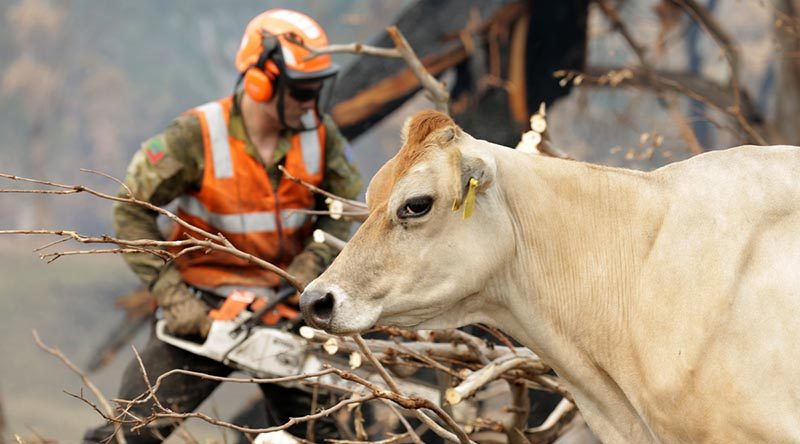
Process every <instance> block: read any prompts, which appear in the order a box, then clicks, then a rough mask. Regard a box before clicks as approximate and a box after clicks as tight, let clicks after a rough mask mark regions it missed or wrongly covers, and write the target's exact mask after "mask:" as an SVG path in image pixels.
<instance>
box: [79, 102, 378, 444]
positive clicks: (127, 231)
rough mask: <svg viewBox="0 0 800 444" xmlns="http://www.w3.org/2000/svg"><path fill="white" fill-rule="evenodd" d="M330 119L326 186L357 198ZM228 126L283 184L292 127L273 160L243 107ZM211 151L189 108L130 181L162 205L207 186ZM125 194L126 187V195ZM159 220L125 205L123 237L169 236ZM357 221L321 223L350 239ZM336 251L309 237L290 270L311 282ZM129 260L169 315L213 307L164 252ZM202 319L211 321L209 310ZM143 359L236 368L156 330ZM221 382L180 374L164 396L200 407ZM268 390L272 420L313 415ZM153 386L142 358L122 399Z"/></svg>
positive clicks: (134, 164)
mask: <svg viewBox="0 0 800 444" xmlns="http://www.w3.org/2000/svg"><path fill="white" fill-rule="evenodd" d="M323 124H324V125H325V126H326V140H325V162H326V165H325V170H324V179H323V182H322V184H321V188H323V189H325V190H327V191H329V192H331V193H334V194H336V195H339V196H342V197H346V198H351V199H352V198H355V197H356V196H357V195H358V193H359V192H360V190H361V186H362V179H361V175H360V174H359V172H358V170H357V169H356V167H355V166H353V164H352V163H351V162H350V159H349V145H348V143H347V141H346V140H345V138H344V137H343V136H342V135H341V133H340V132H339V130H338V128H337V127H336V125H335V124H334V123H333V120H332V119H331V118H330V117H329V116H325V117H324V120H323ZM228 130H229V133H230V135H231V136H233V137H236V138H238V139H241V140H243V141H245V144H246V149H247V152H248V153H249V154H250V155H251V156H253V157H254V158H255V159H257V160H259V162H260V163H261V164H262V165H264V168H265V169H266V170H267V173H268V174H269V177H270V178H271V180H272V183H273V186H274V187H275V188H277V185H278V182H279V181H280V179H281V175H282V173H281V171H280V170H279V169H278V165H280V164H281V163H282V161H283V160H284V158H285V156H286V153H287V151H288V150H289V148H290V147H291V142H290V138H291V136H292V133H291V132H290V131H284V132H282V133H281V134H280V137H279V139H278V142H277V145H276V147H275V153H274V156H273V160H272V162H271V163H270V164H267V163H266V162H264V161H263V159H261V156H260V154H259V152H258V150H257V149H256V147H255V145H254V144H253V143H252V141H251V140H250V139H249V137H248V136H247V133H246V131H245V128H244V122H243V119H242V116H241V114H239V113H238V112H237V111H236V109H235V108H234V110H232V111H231V117H230V123H229V125H228ZM203 153H204V150H203V136H202V131H201V127H200V121H199V119H198V118H197V116H196V115H192V114H185V115H183V116H181V117H179V118H177V119H176V120H175V121H173V122H172V124H171V125H170V126H169V127H168V128H167V129H166V131H164V132H163V133H161V134H158V135H156V136H154V137H152V138H151V139H149V140H147V141H146V142H144V143H143V144H142V147H141V149H140V150H139V151H138V152H137V153H136V155H135V156H134V157H133V160H132V161H131V164H130V166H129V167H128V172H127V177H126V179H125V184H126V185H127V187H128V188H130V190H131V192H133V194H134V195H135V196H136V197H137V198H138V199H141V200H145V201H147V202H150V203H152V204H154V205H158V206H163V205H166V204H168V203H170V202H171V201H173V200H174V199H176V198H177V197H179V196H181V195H182V194H184V193H185V192H186V191H188V190H197V189H199V188H200V184H201V183H202V178H203V167H204V164H205V159H204V154H203ZM125 194H126V191H125V190H124V189H123V190H122V191H121V192H120V195H125ZM323 200H324V199H323V198H318V201H317V202H318V204H317V207H318V209H324V208H326V207H325V204H324V202H323ZM156 218H157V214H156V213H155V212H153V211H151V210H149V209H147V208H144V207H142V206H139V205H132V204H124V203H118V204H116V205H115V207H114V228H115V230H116V232H117V236H118V237H120V238H122V239H163V235H162V234H161V231H160V230H159V227H158V224H157V222H156ZM350 225H351V224H350V223H349V222H346V221H342V220H333V219H331V218H330V217H327V216H319V217H318V219H317V221H316V224H315V228H319V229H322V230H325V231H327V232H329V233H331V234H333V235H335V236H337V237H339V238H341V239H346V238H348V237H349V233H350ZM335 255H336V252H335V250H333V249H332V248H331V247H328V246H327V245H324V244H320V243H315V242H311V240H310V239H309V240H308V241H307V243H306V246H305V249H304V251H303V252H302V253H300V255H298V256H296V257H295V260H294V261H293V262H292V263H291V265H290V266H289V267H288V271H289V272H290V273H292V274H293V275H295V276H296V277H298V278H299V279H300V280H301V281H304V282H306V283H307V282H308V281H310V280H312V279H313V278H315V277H316V276H318V275H319V274H320V273H321V272H322V271H323V270H324V268H325V267H327V266H328V265H329V264H330V262H331V261H332V260H333V258H334V256H335ZM125 260H126V261H127V262H128V264H129V265H130V266H131V268H132V269H133V271H134V272H135V273H136V274H137V275H138V276H139V278H141V280H142V281H143V282H144V283H145V284H146V285H148V286H149V287H150V288H151V290H152V291H153V294H154V296H155V297H156V299H157V300H158V303H159V305H160V306H161V307H162V309H163V311H164V313H165V316H166V317H167V319H168V321H170V320H171V319H170V318H169V316H170V313H172V316H182V315H186V314H187V313H186V311H189V312H191V311H195V310H202V311H203V312H205V311H206V310H207V309H208V308H209V307H208V306H207V305H206V304H205V302H203V301H202V300H200V299H198V298H196V297H195V296H193V295H192V293H191V292H190V291H189V288H188V286H187V285H186V284H184V283H183V282H182V280H181V275H180V272H179V271H178V270H177V269H176V268H175V267H173V266H166V267H165V266H164V262H163V261H162V260H161V259H160V258H158V257H156V256H153V255H148V254H129V255H125ZM182 312H183V313H182ZM188 314H189V315H190V316H187V317H189V318H191V317H192V315H194V314H195V313H188ZM200 318H203V319H205V318H204V317H202V316H200ZM177 330H178V331H174V329H173V331H174V332H175V333H178V334H180V333H181V331H180V326H179V327H178V328H177ZM206 331H207V330H206ZM189 332H190V333H191V332H193V331H189ZM141 357H142V359H143V362H144V364H145V367H146V368H147V369H148V375H149V377H150V378H151V379H152V380H154V379H155V378H157V377H158V375H160V374H162V373H164V372H166V371H168V370H170V369H172V368H189V369H195V370H197V371H201V372H205V373H209V374H214V375H227V374H230V373H231V371H232V369H231V368H230V367H227V366H225V365H223V364H221V363H219V362H216V361H213V360H210V359H208V358H205V357H202V356H197V355H193V354H191V353H188V352H185V351H183V350H179V349H177V348H175V347H172V346H170V345H167V344H165V343H162V342H161V341H159V340H158V339H157V338H155V335H152V336H151V338H150V341H149V342H148V344H147V346H146V348H145V349H144V350H143V351H142V353H141ZM169 381H171V382H169ZM217 385H218V383H217V382H214V381H204V380H200V379H198V378H191V377H185V376H182V375H179V376H177V377H173V378H169V379H168V380H167V381H165V383H164V384H163V386H162V389H161V390H160V391H159V399H161V400H162V402H164V404H165V405H169V406H171V407H172V408H174V409H175V410H176V411H192V410H194V409H195V408H196V407H197V406H198V405H199V404H200V403H201V402H202V401H203V400H204V399H205V398H206V397H208V395H210V394H211V392H212V391H213V390H214V389H215V388H216V386H217ZM261 388H262V391H263V392H264V395H265V400H266V402H267V406H268V412H267V414H268V418H267V419H268V422H269V423H270V424H271V425H278V424H281V423H283V422H286V421H287V420H288V419H289V417H291V416H303V415H306V414H308V413H309V405H310V399H309V396H308V395H307V394H306V393H305V392H301V391H299V390H290V389H285V388H283V387H280V386H276V385H263V386H262V387H261ZM146 390H147V387H146V386H145V385H144V382H143V381H142V377H141V374H140V370H139V367H138V363H137V362H131V364H130V365H129V366H128V368H127V370H126V371H125V374H124V375H123V381H122V387H121V389H120V394H119V398H121V399H133V398H134V397H136V396H138V395H139V394H141V393H142V392H144V391H146ZM276 400H277V402H275V401H276ZM151 408H152V406H151V405H139V406H137V407H136V408H134V409H133V410H134V414H136V415H137V416H139V417H146V416H148V414H149V412H150V411H151ZM173 428H174V426H173V425H172V424H168V423H159V424H153V425H152V427H151V429H150V432H148V431H142V432H140V433H130V432H126V433H125V436H126V438H127V441H128V443H157V442H161V440H160V439H159V438H156V437H154V436H153V433H152V432H154V431H155V430H156V429H157V431H158V433H160V434H161V435H163V436H167V435H169V433H170V432H171V431H172V429H173ZM318 429H319V431H318V432H317V434H316V436H317V437H318V438H325V437H334V435H335V432H334V431H333V426H332V423H331V422H327V423H326V422H325V421H321V422H320V421H318ZM289 431H290V432H291V433H293V434H295V435H297V436H304V435H305V431H306V425H305V424H300V425H297V426H295V427H292V428H290V429H289ZM111 434H113V427H111V426H110V425H106V426H104V427H101V428H98V429H95V430H92V431H90V432H88V433H87V434H86V436H85V437H84V442H87V443H88V442H99V441H100V440H102V439H104V438H107V437H108V436H110V435H111ZM112 442H113V441H112Z"/></svg>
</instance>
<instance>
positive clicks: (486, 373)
mask: <svg viewBox="0 0 800 444" xmlns="http://www.w3.org/2000/svg"><path fill="white" fill-rule="evenodd" d="M515 368H527V369H530V370H532V371H533V372H537V373H538V372H542V371H546V366H544V364H542V363H541V361H539V360H535V359H531V358H530V357H525V356H513V355H511V356H508V357H503V358H500V359H497V360H495V361H493V362H491V363H489V364H488V365H487V366H485V367H483V368H481V369H480V370H478V371H476V372H473V373H472V374H470V375H469V377H467V379H465V380H464V382H462V383H461V384H459V385H458V386H456V387H454V388H450V389H447V392H446V393H445V398H446V399H447V402H448V403H449V404H451V405H455V404H458V403H459V402H461V401H463V400H464V399H466V398H469V397H470V396H472V395H474V394H475V392H477V391H478V390H479V389H480V388H481V387H483V386H485V385H486V384H488V383H490V382H492V381H494V380H495V379H497V378H499V377H500V376H501V375H502V374H503V373H505V372H507V371H509V370H511V369H515Z"/></svg>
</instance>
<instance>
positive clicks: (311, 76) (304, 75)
mask: <svg viewBox="0 0 800 444" xmlns="http://www.w3.org/2000/svg"><path fill="white" fill-rule="evenodd" d="M338 73H339V65H337V64H335V63H331V65H330V66H329V67H327V68H325V69H322V70H319V71H311V72H308V71H295V70H293V69H291V68H289V67H287V68H286V72H285V75H286V78H287V79H289V81H290V82H303V81H311V80H325V79H327V78H330V77H333V76H335V75H336V74H338Z"/></svg>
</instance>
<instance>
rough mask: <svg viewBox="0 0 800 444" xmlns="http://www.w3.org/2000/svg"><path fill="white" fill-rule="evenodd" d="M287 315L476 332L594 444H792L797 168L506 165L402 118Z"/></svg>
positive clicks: (433, 127) (798, 262)
mask: <svg viewBox="0 0 800 444" xmlns="http://www.w3.org/2000/svg"><path fill="white" fill-rule="evenodd" d="M366 197H367V204H368V206H369V209H370V214H369V217H368V218H367V220H366V221H365V222H364V224H363V225H362V226H361V227H360V228H359V230H358V231H357V232H356V234H355V235H354V237H353V239H352V240H351V241H350V242H349V243H348V244H347V245H346V247H345V248H344V250H343V251H342V252H341V254H340V256H339V257H338V258H337V259H336V260H335V261H334V263H333V264H332V265H331V267H330V268H329V269H328V270H327V271H325V273H323V274H322V275H321V276H320V277H319V278H317V279H316V280H314V281H313V282H311V283H310V284H309V285H308V287H307V288H306V290H305V291H304V292H303V294H302V297H301V309H302V312H303V314H304V316H305V318H306V320H307V321H308V322H309V324H311V325H312V326H315V327H317V328H321V329H324V330H327V331H329V332H332V333H336V334H353V333H356V332H362V331H364V330H368V329H370V328H371V327H373V326H375V325H395V326H400V327H406V328H414V329H439V328H452V327H460V326H463V325H467V324H471V323H485V324H488V325H492V326H495V327H498V328H500V329H501V330H503V331H505V332H507V333H508V334H510V335H511V336H513V337H514V338H516V339H517V340H518V341H520V342H521V343H522V344H524V345H525V346H527V347H529V348H530V349H531V350H533V351H534V352H535V353H536V354H537V355H539V356H540V357H541V358H542V359H543V360H544V361H545V362H547V363H548V364H550V365H551V366H552V368H553V369H554V370H555V371H556V373H557V374H558V375H559V376H560V377H561V378H563V380H564V381H565V383H566V386H567V388H568V389H569V390H570V391H571V393H572V395H573V396H574V399H575V402H576V404H577V406H578V407H579V409H580V411H581V412H582V414H583V416H584V418H585V420H586V422H587V423H588V424H589V426H590V428H591V429H592V430H593V431H594V432H595V434H596V435H597V436H598V437H599V438H600V439H601V440H602V441H603V442H604V443H607V444H613V443H700V442H708V443H737V442H739V443H755V442H769V443H778V442H794V443H798V442H800V325H798V320H800V148H797V147H789V146H772V147H756V146H742V147H737V148H731V149H728V150H724V151H713V152H707V153H704V154H701V155H698V156H695V157H693V158H691V159H688V160H685V161H681V162H676V163H672V164H669V165H667V166H664V167H662V168H659V169H656V170H654V171H651V172H642V171H633V170H627V169H620V168H611V167H606V166H599V165H592V164H587V163H582V162H577V161H570V160H564V159H557V158H550V157H544V156H538V155H534V154H530V153H523V152H518V151H516V150H512V149H509V148H507V147H503V146H499V145H495V144H492V143H489V142H486V141H483V140H476V139H474V138H473V137H471V136H470V135H468V134H466V133H465V132H464V131H462V130H461V129H460V128H459V127H458V126H457V125H456V124H455V123H454V122H453V121H452V120H451V119H450V118H449V117H448V116H447V115H445V114H441V113H438V112H434V111H424V112H422V113H420V114H417V115H416V116H414V117H413V118H412V119H410V121H409V122H407V123H406V125H405V128H404V135H403V146H402V148H401V150H400V151H399V152H398V154H397V155H396V156H395V157H394V158H392V159H391V160H389V161H388V163H386V164H385V165H384V166H383V167H382V168H381V169H380V171H378V173H377V174H376V175H375V177H374V178H373V179H372V181H371V183H370V185H369V188H368V190H367V196H366Z"/></svg>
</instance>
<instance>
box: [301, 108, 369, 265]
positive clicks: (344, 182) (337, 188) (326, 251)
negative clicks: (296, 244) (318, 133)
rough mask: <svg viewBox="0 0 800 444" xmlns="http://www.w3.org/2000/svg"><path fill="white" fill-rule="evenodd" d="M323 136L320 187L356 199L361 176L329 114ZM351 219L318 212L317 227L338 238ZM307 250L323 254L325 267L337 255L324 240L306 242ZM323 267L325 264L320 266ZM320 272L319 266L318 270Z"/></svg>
mask: <svg viewBox="0 0 800 444" xmlns="http://www.w3.org/2000/svg"><path fill="white" fill-rule="evenodd" d="M324 123H325V126H326V140H325V163H326V165H325V178H324V180H323V182H322V184H321V186H320V187H321V188H322V189H324V190H326V191H329V192H331V193H333V194H336V195H337V196H341V197H345V198H348V199H355V198H357V197H358V194H359V193H360V192H361V187H362V186H363V180H362V178H361V173H360V172H359V171H358V168H356V166H355V165H354V164H353V163H352V161H351V159H350V158H349V157H350V153H349V151H350V145H349V143H348V142H347V139H345V138H344V136H342V133H341V132H339V129H338V128H337V127H336V124H334V123H333V120H332V119H331V118H330V116H325V122H324ZM318 202H319V205H320V207H321V209H327V207H326V206H325V204H324V198H320V199H319V200H318ZM351 225H352V224H351V222H348V221H345V220H341V219H340V220H334V219H332V218H330V217H328V216H320V217H319V218H318V219H317V223H316V228H318V229H321V230H324V231H326V232H328V233H330V234H332V235H334V236H336V237H338V238H340V239H345V240H346V239H348V238H349V237H350V227H351ZM306 251H311V252H313V253H315V254H316V255H318V256H319V257H320V258H322V262H323V264H322V265H323V266H324V267H327V266H328V265H330V263H331V262H332V261H333V258H334V257H336V254H337V252H336V251H335V250H334V249H333V248H331V247H329V246H327V245H324V244H320V243H316V242H310V243H309V244H308V245H307V246H306ZM323 269H324V268H323ZM319 272H320V273H321V272H322V269H320V270H319Z"/></svg>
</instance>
